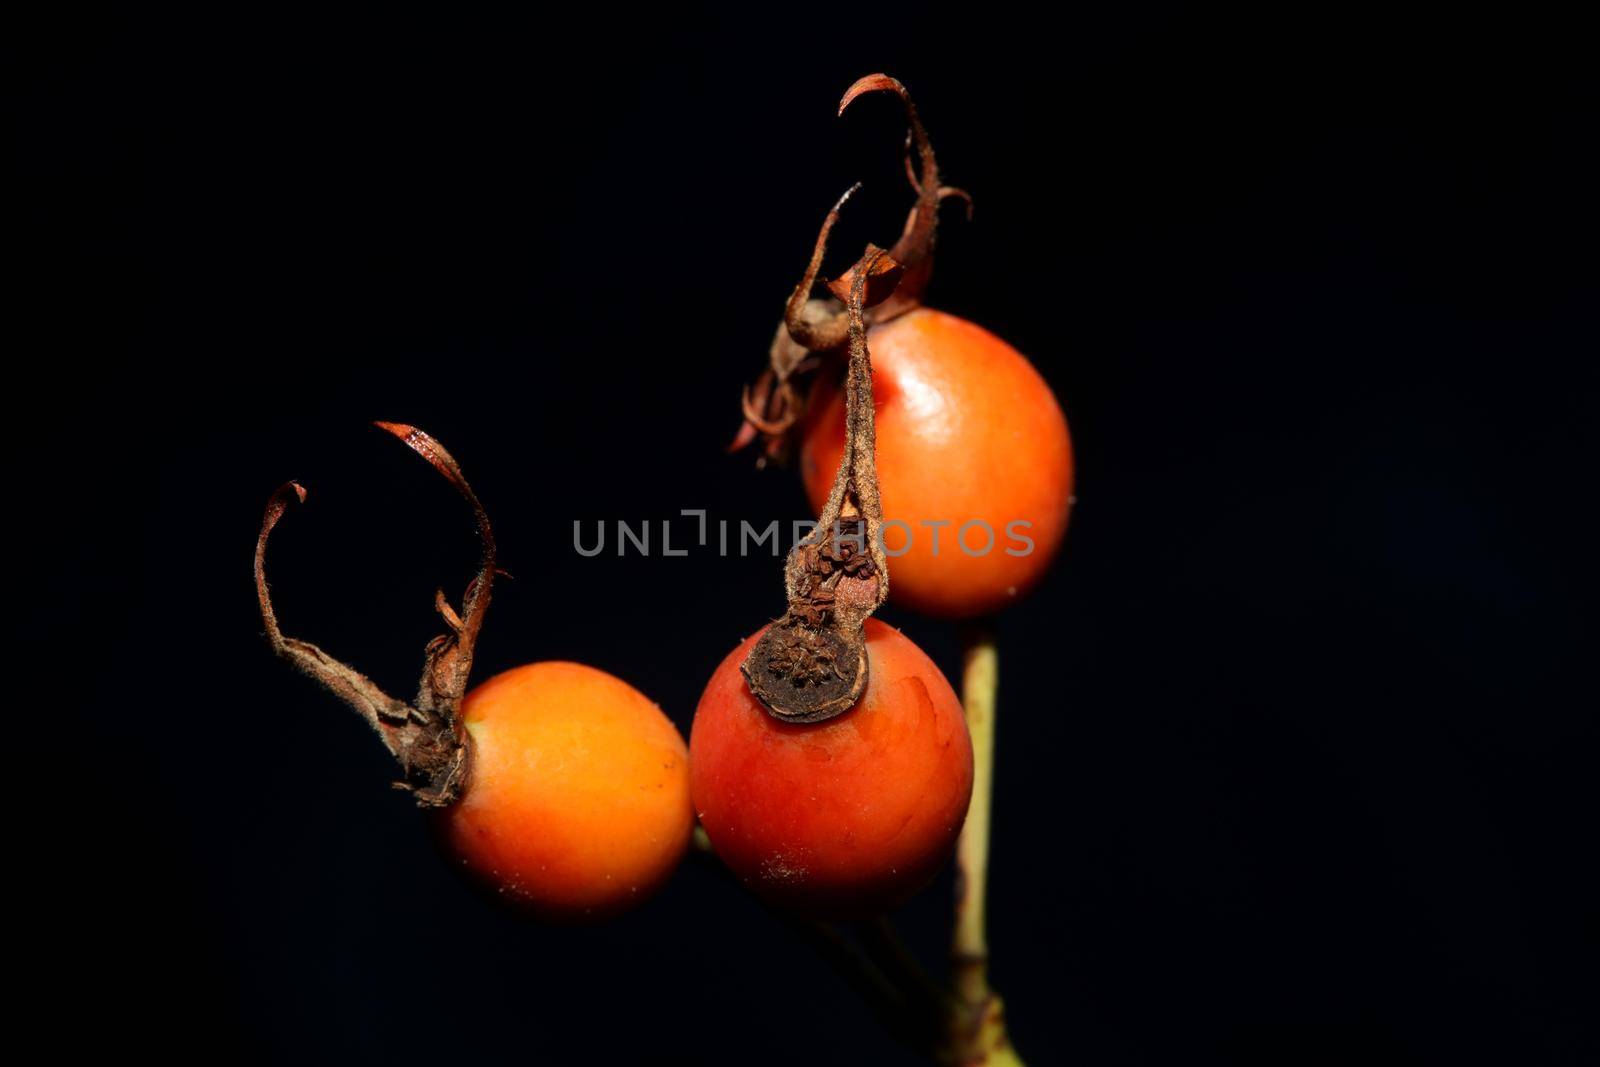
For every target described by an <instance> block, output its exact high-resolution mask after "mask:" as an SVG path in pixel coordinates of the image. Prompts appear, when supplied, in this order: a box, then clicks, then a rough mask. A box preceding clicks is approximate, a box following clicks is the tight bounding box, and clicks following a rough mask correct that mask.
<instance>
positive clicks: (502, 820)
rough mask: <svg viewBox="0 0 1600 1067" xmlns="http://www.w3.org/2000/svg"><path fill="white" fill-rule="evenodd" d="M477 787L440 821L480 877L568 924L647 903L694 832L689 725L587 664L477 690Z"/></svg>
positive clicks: (536, 670)
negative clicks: (682, 730) (685, 729)
mask: <svg viewBox="0 0 1600 1067" xmlns="http://www.w3.org/2000/svg"><path fill="white" fill-rule="evenodd" d="M461 713H462V721H463V722H464V724H465V726H466V731H467V735H468V736H469V737H470V738H471V746H472V762H471V768H470V770H469V772H468V781H467V789H466V791H465V792H464V793H463V795H462V796H461V799H460V800H459V801H458V802H457V803H456V804H454V805H453V806H452V807H450V808H448V809H446V810H444V811H443V812H441V813H440V815H439V819H440V823H441V829H442V834H443V836H444V838H445V843H446V845H447V847H448V848H450V849H451V850H452V851H453V852H454V853H455V854H456V855H458V856H459V857H460V858H461V860H462V862H463V863H464V864H465V865H466V866H467V868H468V869H469V870H470V871H471V872H472V873H473V874H474V875H476V876H477V877H478V878H479V879H480V880H482V881H484V882H485V883H487V884H488V885H489V886H491V887H493V888H495V889H496V890H497V891H499V892H501V893H504V894H508V895H510V896H511V897H513V898H514V899H515V900H516V901H517V902H519V903H522V904H525V905H527V906H528V907H530V908H532V909H533V910H534V911H535V912H537V913H539V914H540V915H541V916H543V917H545V918H549V919H559V920H567V921H573V920H583V919H589V918H601V917H605V916H608V915H614V914H616V913H618V912H621V911H624V910H626V909H627V908H629V907H631V906H632V905H634V904H636V903H638V902H639V901H642V900H644V899H645V898H646V897H647V896H649V895H650V894H651V893H652V892H653V891H654V890H656V889H657V888H659V887H660V886H661V884H662V883H664V882H665V881H666V880H667V878H668V876H669V875H670V874H671V873H672V871H673V869H674V868H676V866H677V865H678V862H679V861H680V860H681V859H682V857H683V854H684V851H685V849H686V848H687V847H688V844H689V835H690V833H691V831H692V829H693V823H694V814H693V811H692V809H691V807H690V803H689V761H688V751H687V750H686V748H685V747H684V743H683V737H682V735H680V734H679V733H678V730H677V727H675V726H673V724H672V722H671V721H670V720H669V719H668V718H667V717H666V716H665V715H664V714H662V712H661V709H660V708H659V707H657V706H656V705H655V704H654V703H652V702H651V701H650V700H649V699H648V698H647V697H646V696H645V695H644V694H642V693H640V692H639V691H638V690H636V689H634V688H633V687H632V686H630V685H628V684H627V683H626V682H624V681H622V680H621V679H618V678H615V677H613V676H611V675H609V674H607V673H605V672H604V671H600V670H596V669H595V668H593V667H586V666H584V665H582V664H579V663H564V662H545V663H531V664H528V665H526V666H522V667H517V668H514V669H512V670H509V671H506V672H505V673H503V674H498V675H496V676H494V677H493V678H490V679H489V680H488V681H486V682H484V683H483V684H482V685H479V686H478V687H476V688H475V689H473V690H472V691H471V692H470V693H468V694H467V696H466V699H465V700H464V701H463V703H462V708H461Z"/></svg>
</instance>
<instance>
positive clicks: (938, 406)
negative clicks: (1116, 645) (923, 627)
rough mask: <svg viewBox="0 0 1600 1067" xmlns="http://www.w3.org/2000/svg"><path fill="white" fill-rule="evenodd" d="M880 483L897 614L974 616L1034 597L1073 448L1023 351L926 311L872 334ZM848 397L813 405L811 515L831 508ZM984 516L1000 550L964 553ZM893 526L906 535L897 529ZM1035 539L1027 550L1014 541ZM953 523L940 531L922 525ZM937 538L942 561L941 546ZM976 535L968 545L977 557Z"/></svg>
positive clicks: (1061, 509) (808, 464) (808, 454)
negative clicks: (905, 610) (903, 610)
mask: <svg viewBox="0 0 1600 1067" xmlns="http://www.w3.org/2000/svg"><path fill="white" fill-rule="evenodd" d="M867 340H868V343H869V344H870V345H871V347H872V368H873V370H872V391H873V396H874V398H875V400H876V402H877V437H878V441H877V444H878V484H879V487H880V491H881V493H882V496H883V515H884V519H885V521H886V522H888V523H889V526H887V527H886V528H885V531H884V541H885V543H886V548H887V550H888V552H889V567H890V574H891V576H892V579H893V580H892V581H891V582H890V585H889V595H890V598H891V599H893V600H894V601H895V602H896V603H898V604H903V605H904V606H906V607H909V608H912V609H914V610H917V611H920V612H923V613H925V614H928V615H933V616H937V617H940V618H971V617H973V616H976V615H983V614H987V613H990V612H993V611H996V610H998V609H1000V608H1002V607H1004V606H1005V605H1006V604H1007V603H1008V602H1010V601H1011V600H1013V599H1015V598H1016V597H1019V596H1021V595H1022V594H1024V593H1026V592H1027V591H1028V590H1029V589H1030V588H1031V587H1032V586H1033V585H1035V584H1036V583H1037V582H1038V581H1039V579H1040V578H1041V577H1043V575H1044V572H1045V570H1046V569H1047V568H1048V567H1049V565H1050V562H1051V560H1052V558H1053V557H1054V556H1055V554H1056V551H1057V550H1058V549H1059V548H1060V547H1061V542H1062V539H1063V537H1065V535H1066V531H1067V518H1068V512H1069V510H1070V508H1071V502H1072V485H1073V463H1072V441H1071V438H1070V437H1069V436H1068V433H1067V420H1066V417H1065V416H1064V415H1063V414H1062V412H1061V406H1060V405H1059V404H1058V403H1057V402H1056V398H1055V394H1054V393H1052V392H1051V390H1050V386H1049V385H1048V384H1046V382H1045V380H1044V379H1043V378H1042V377H1041V376H1040V375H1039V372H1038V371H1037V370H1035V369H1034V367H1033V365H1032V364H1031V363H1029V362H1028V360H1027V359H1026V358H1025V357H1024V356H1023V355H1022V354H1021V353H1020V352H1018V351H1017V350H1016V349H1014V348H1012V347H1011V346H1010V345H1008V344H1007V343H1006V342H1005V341H1002V340H1001V339H1000V338H998V337H996V336H995V335H994V334H992V333H990V332H989V331H988V330H985V329H984V328H983V327H981V326H978V325H975V324H974V323H971V322H968V321H966V320H965V319H961V318H958V317H956V316H954V315H949V314H946V313H945V312H942V311H935V310H932V309H930V308H918V309H917V310H915V311H911V312H909V313H907V314H905V315H902V316H900V317H899V318H896V319H893V320H891V321H889V322H886V323H883V324H882V325H879V326H874V327H872V329H871V330H870V331H868V334H867ZM844 416H845V411H844V397H843V394H842V390H840V389H838V388H837V387H835V386H833V385H832V384H831V383H827V384H821V383H819V385H818V387H817V392H816V394H815V395H814V396H813V397H812V399H811V403H810V405H809V410H808V415H807V422H806V425H805V427H804V435H803V438H802V443H801V451H800V474H801V477H802V478H803V479H804V481H805V486H806V493H807V495H808V496H809V497H810V498H811V503H812V505H813V506H820V502H821V501H823V500H825V499H826V498H827V494H828V488H829V485H830V483H831V481H832V478H833V472H834V471H835V470H836V469H837V468H838V465H839V456H840V453H841V452H842V451H843V445H844ZM975 519H977V520H982V521H983V522H984V523H987V524H988V528H989V530H992V531H993V534H994V541H993V544H992V545H991V546H990V547H989V551H988V552H987V553H986V554H982V555H969V554H968V553H966V552H963V551H962V549H961V545H960V544H958V543H957V537H958V536H960V532H961V528H962V526H963V524H965V523H968V522H971V521H972V520H975ZM895 520H898V522H901V523H905V524H906V525H907V526H909V527H910V530H909V536H910V547H909V549H906V551H905V552H904V554H903V555H896V553H897V552H900V550H901V549H903V548H905V546H906V538H907V530H906V529H905V528H904V527H900V528H896V526H895ZM1016 520H1024V521H1027V522H1029V523H1031V525H1030V526H1026V527H1022V526H1018V527H1013V529H1014V530H1015V531H1016V532H1017V533H1019V534H1021V535H1022V536H1025V537H1027V538H1029V539H1031V540H1032V542H1033V548H1032V551H1031V552H1029V553H1028V554H1027V555H1020V556H1014V555H1008V554H1007V551H1006V550H1007V549H1011V550H1013V551H1019V552H1020V551H1023V550H1024V549H1025V548H1026V545H1025V544H1023V543H1022V542H1020V541H1018V540H1016V539H1015V538H1013V537H1011V536H1009V535H1008V533H1007V524H1008V523H1012V522H1014V521H1016ZM925 521H926V522H945V523H948V524H949V525H946V526H943V527H940V528H938V529H937V531H936V530H935V529H934V528H933V527H929V526H924V525H922V523H923V522H925ZM936 532H937V535H938V554H937V555H935V554H934V542H933V537H934V534H935V533H936ZM988 537H989V535H988V533H987V531H985V529H984V527H983V526H981V525H975V526H973V527H971V528H969V529H968V530H967V531H966V536H965V543H966V544H967V546H968V547H969V548H970V549H971V550H972V551H973V552H980V551H981V550H982V548H983V546H984V545H985V543H987V541H988Z"/></svg>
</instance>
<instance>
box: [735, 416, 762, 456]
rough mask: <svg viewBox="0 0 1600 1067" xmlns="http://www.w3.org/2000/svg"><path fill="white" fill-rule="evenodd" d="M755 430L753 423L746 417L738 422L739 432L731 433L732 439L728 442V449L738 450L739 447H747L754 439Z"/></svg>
mask: <svg viewBox="0 0 1600 1067" xmlns="http://www.w3.org/2000/svg"><path fill="white" fill-rule="evenodd" d="M757 432H758V431H757V430H756V427H755V424H754V423H752V422H751V421H750V420H749V419H746V420H745V421H744V422H742V423H740V424H739V432H738V433H736V434H734V435H733V440H732V441H729V442H728V451H729V452H738V451H739V450H741V449H744V448H748V447H749V446H750V443H751V442H752V441H754V440H755V439H756V433H757Z"/></svg>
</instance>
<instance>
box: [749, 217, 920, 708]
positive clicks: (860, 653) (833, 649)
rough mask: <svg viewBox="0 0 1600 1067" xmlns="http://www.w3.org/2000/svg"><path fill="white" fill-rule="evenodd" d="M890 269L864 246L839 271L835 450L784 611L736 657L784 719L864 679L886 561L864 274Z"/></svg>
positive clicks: (851, 690)
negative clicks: (840, 385) (839, 427)
mask: <svg viewBox="0 0 1600 1067" xmlns="http://www.w3.org/2000/svg"><path fill="white" fill-rule="evenodd" d="M897 271H898V265H897V264H895V263H894V262H893V259H892V257H891V256H890V255H889V254H888V253H887V252H885V251H883V250H882V249H880V248H874V247H872V246H868V249H867V254H866V255H864V256H863V257H862V258H861V260H860V261H859V262H858V263H857V264H856V265H855V266H854V267H852V268H851V272H850V274H849V275H848V276H849V277H850V278H851V286H850V291H849V294H848V298H847V301H846V308H847V314H848V324H849V342H850V364H849V372H848V376H847V378H846V381H845V449H844V456H843V458H842V459H841V460H840V462H839V471H838V473H837V474H836V475H835V476H834V480H833V488H832V490H831V491H830V492H829V494H828V501H827V503H826V504H825V505H824V506H823V508H822V514H821V515H819V516H818V518H817V529H816V532H815V533H814V534H813V535H812V536H811V537H809V538H807V539H806V540H805V541H802V542H801V543H800V544H798V545H796V546H795V547H794V548H793V550H791V551H790V553H789V558H788V560H787V561H786V563H785V565H784V586H785V590H786V592H787V593H788V598H789V608H788V611H787V612H786V613H785V614H784V616H783V618H781V619H779V620H778V621H777V622H774V623H773V624H772V625H771V626H770V627H768V628H767V632H766V633H765V634H763V635H762V638H761V640H760V641H758V642H756V645H755V647H754V648H752V649H751V650H750V654H749V655H748V656H747V657H746V658H745V661H744V663H743V664H742V665H741V670H742V671H743V672H744V676H745V680H746V681H747V682H748V683H749V685H750V690H751V692H752V693H754V694H755V696H756V698H757V699H758V700H760V701H761V703H762V704H763V705H764V706H765V707H766V709H767V710H768V711H769V712H771V713H772V715H773V716H774V717H776V718H778V719H782V720H784V721H785V722H820V721H822V720H824V719H831V718H833V717H834V716H836V715H840V714H842V713H844V712H846V711H848V710H849V709H850V708H851V707H853V706H854V705H855V703H856V701H857V700H859V699H860V698H861V694H862V693H863V692H864V691H865V690H866V686H867V646H866V637H865V634H864V632H863V630H862V626H863V624H864V623H865V622H866V620H867V617H868V616H870V615H871V614H872V613H873V612H874V611H876V610H877V609H878V606H879V605H880V604H882V603H883V601H884V600H885V599H886V598H887V597H888V595H889V571H888V566H887V560H886V559H885V558H884V551H883V508H882V504H881V503H880V501H879V498H878V473H877V461H876V455H875V451H876V436H875V430H874V424H873V418H874V411H873V404H872V360H871V354H870V352H869V351H868V349H867V331H866V320H865V315H864V311H863V304H864V302H865V300H866V294H867V290H868V288H869V287H870V285H871V283H872V279H874V278H884V277H888V276H890V275H892V274H894V273H895V272H897Z"/></svg>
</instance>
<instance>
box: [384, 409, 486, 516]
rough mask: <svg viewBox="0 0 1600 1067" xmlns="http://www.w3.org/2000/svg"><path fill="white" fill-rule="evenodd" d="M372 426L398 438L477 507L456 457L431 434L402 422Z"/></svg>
mask: <svg viewBox="0 0 1600 1067" xmlns="http://www.w3.org/2000/svg"><path fill="white" fill-rule="evenodd" d="M372 425H374V426H376V427H377V428H378V429H380V430H383V431H385V432H386V433H391V434H393V435H394V436H396V437H398V438H399V439H400V440H401V441H402V442H404V443H405V445H406V447H407V448H409V449H411V451H413V452H415V453H416V454H417V455H419V456H421V457H422V458H423V459H425V460H427V461H428V462H429V463H430V464H432V465H433V469H434V470H436V471H438V472H439V473H440V474H442V475H444V476H445V478H447V479H448V480H449V482H450V484H451V485H453V486H455V487H456V490H457V491H458V492H460V493H461V494H462V495H463V496H465V497H466V498H467V499H468V500H469V501H471V502H472V504H473V507H474V508H476V507H477V497H476V496H474V495H473V492H472V487H471V486H469V485H468V484H467V479H466V476H465V475H464V474H462V473H461V465H460V464H458V463H457V462H456V457H454V456H452V455H451V454H450V450H449V449H448V448H445V447H444V445H441V444H440V443H439V442H438V441H436V440H435V439H434V437H433V435H432V434H430V433H428V432H427V431H426V430H419V429H417V428H416V427H415V426H412V425H410V424H409V423H404V422H382V421H379V420H374V421H373V423H372Z"/></svg>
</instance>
